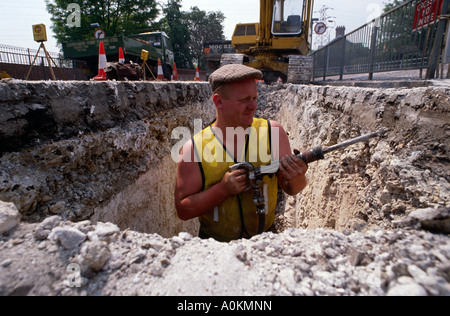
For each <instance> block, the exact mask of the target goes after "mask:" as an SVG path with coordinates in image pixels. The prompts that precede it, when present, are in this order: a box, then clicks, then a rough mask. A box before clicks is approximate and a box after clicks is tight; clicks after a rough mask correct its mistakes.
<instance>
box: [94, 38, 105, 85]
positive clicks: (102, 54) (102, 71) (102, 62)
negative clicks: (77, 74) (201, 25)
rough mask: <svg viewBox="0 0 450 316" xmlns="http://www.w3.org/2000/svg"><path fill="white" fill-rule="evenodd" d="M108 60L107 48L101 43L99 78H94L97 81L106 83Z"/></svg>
mask: <svg viewBox="0 0 450 316" xmlns="http://www.w3.org/2000/svg"><path fill="white" fill-rule="evenodd" d="M107 63H108V60H107V59H106V53H105V46H104V45H103V42H100V49H99V56H98V76H96V77H94V78H93V80H95V81H106V72H105V68H106V64H107Z"/></svg>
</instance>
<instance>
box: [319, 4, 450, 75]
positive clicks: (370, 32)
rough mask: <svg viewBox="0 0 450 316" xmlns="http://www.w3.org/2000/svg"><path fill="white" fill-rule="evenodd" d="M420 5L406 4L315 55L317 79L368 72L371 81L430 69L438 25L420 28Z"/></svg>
mask: <svg viewBox="0 0 450 316" xmlns="http://www.w3.org/2000/svg"><path fill="white" fill-rule="evenodd" d="M436 1H437V2H439V3H442V2H440V1H438V0H436ZM441 1H442V0H441ZM418 2H419V3H423V0H412V1H409V2H407V3H404V4H403V5H401V6H399V7H397V8H395V9H393V10H391V11H390V12H387V13H385V14H384V15H382V16H381V17H379V18H378V19H375V20H373V21H372V22H370V23H367V24H365V25H363V26H361V27H360V28H358V29H357V30H355V31H353V32H351V33H349V34H347V35H345V36H344V37H341V38H337V39H335V40H334V41H333V42H331V43H330V44H328V45H327V46H325V47H323V48H321V49H319V50H317V51H316V52H314V53H313V56H314V78H317V77H323V80H326V78H327V77H329V76H339V78H340V80H342V79H343V76H344V75H347V74H362V73H368V74H369V80H372V79H373V73H376V72H387V71H396V70H410V69H423V68H427V66H428V64H429V62H430V56H431V55H432V50H433V47H434V43H435V41H436V38H437V33H438V24H439V23H438V22H435V23H430V24H429V25H428V27H420V28H417V27H416V26H417V25H416V24H417V15H418V13H416V7H417V4H418ZM444 2H445V3H448V1H447V0H444ZM436 13H437V12H436ZM419 15H420V13H419ZM415 27H416V29H415V30H413V29H414V28H415ZM440 38H442V37H440Z"/></svg>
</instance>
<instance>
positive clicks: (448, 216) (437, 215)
mask: <svg viewBox="0 0 450 316" xmlns="http://www.w3.org/2000/svg"><path fill="white" fill-rule="evenodd" d="M409 217H410V218H412V219H413V220H416V221H419V222H420V225H421V227H422V228H423V229H426V230H428V231H431V232H433V233H437V234H450V208H448V207H441V208H437V209H434V208H427V209H418V210H415V211H413V212H411V213H410V214H409Z"/></svg>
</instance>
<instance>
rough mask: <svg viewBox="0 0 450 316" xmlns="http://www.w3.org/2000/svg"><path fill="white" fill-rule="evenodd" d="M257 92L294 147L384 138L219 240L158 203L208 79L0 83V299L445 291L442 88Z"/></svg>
mask: <svg viewBox="0 0 450 316" xmlns="http://www.w3.org/2000/svg"><path fill="white" fill-rule="evenodd" d="M259 90H260V91H259V92H260V98H259V107H260V108H259V112H258V114H257V115H258V116H259V117H263V118H270V119H275V120H278V121H279V122H281V123H282V125H283V126H284V127H285V129H286V131H287V132H288V134H289V136H290V139H291V143H292V146H293V147H294V148H298V149H307V148H310V147H314V146H318V145H322V146H331V145H334V144H337V143H339V142H342V141H345V140H347V139H350V138H353V137H356V136H359V135H361V134H364V133H367V132H371V131H375V130H379V129H381V128H387V129H388V130H389V132H388V133H387V135H386V137H384V138H380V139H373V140H371V141H370V142H368V143H365V144H359V145H356V146H353V147H351V148H349V149H347V150H345V151H342V152H336V153H333V154H330V155H329V156H327V157H326V160H323V161H320V162H317V163H314V164H311V165H310V169H309V171H308V180H309V186H308V187H307V188H306V189H305V190H304V192H302V194H300V195H298V196H296V197H284V196H283V194H280V203H279V208H278V214H277V225H276V226H277V228H278V230H279V234H273V233H266V234H263V235H260V236H256V237H254V238H252V239H250V240H239V241H235V242H231V243H229V244H224V243H219V242H216V241H214V240H201V239H199V238H197V237H194V236H196V235H197V233H198V223H197V221H195V220H193V221H189V222H182V221H180V220H178V219H177V216H176V211H175V207H174V203H173V190H174V183H175V175H176V174H175V172H176V163H175V162H174V161H173V159H172V157H171V154H174V153H175V156H176V150H175V152H174V151H173V148H177V145H179V144H180V143H181V142H182V141H183V140H182V138H181V136H180V134H178V133H176V130H177V129H176V128H177V127H184V128H185V131H188V133H187V134H189V135H191V136H192V135H193V133H194V132H195V131H197V130H199V129H201V128H203V127H204V126H206V125H208V124H210V123H211V122H212V121H213V120H214V118H215V111H214V107H213V105H212V103H211V100H210V96H211V91H210V88H209V86H208V84H205V83H132V82H106V83H89V82H34V83H29V82H23V81H14V80H3V81H1V82H0V201H3V202H0V295H450V283H449V282H450V238H449V237H448V234H449V232H450V210H449V199H450V194H449V193H450V192H449V191H450V186H449V181H450V168H449V156H448V152H449V150H450V148H449V147H450V143H449V141H448V139H449V136H450V114H449V112H450V106H449V104H450V102H449V101H450V88H449V86H448V84H447V83H445V82H440V85H439V86H437V85H428V86H427V87H417V88H412V89H407V88H396V89H384V88H383V89H378V88H357V87H339V86H334V87H331V86H301V85H281V84H280V85H273V86H265V85H261V86H259ZM174 146H175V147H174ZM178 148H179V147H178Z"/></svg>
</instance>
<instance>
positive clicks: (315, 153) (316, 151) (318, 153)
mask: <svg viewBox="0 0 450 316" xmlns="http://www.w3.org/2000/svg"><path fill="white" fill-rule="evenodd" d="M297 157H298V158H300V159H301V160H303V161H304V162H305V163H306V164H307V165H308V164H310V163H312V162H315V161H319V160H322V159H325V155H324V153H323V149H322V147H321V146H319V147H316V148H313V149H310V150H306V151H304V152H302V153H299V154H297Z"/></svg>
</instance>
